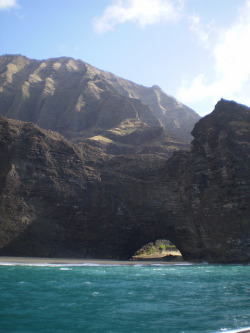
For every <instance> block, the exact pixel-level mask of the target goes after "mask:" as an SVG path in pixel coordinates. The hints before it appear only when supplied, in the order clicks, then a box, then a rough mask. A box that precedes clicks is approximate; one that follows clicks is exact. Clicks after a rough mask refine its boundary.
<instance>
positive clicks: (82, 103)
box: [0, 55, 199, 155]
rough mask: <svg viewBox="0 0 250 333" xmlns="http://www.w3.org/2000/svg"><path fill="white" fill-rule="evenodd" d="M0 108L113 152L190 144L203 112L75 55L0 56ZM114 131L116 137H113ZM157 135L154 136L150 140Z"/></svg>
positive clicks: (9, 114)
mask: <svg viewBox="0 0 250 333" xmlns="http://www.w3.org/2000/svg"><path fill="white" fill-rule="evenodd" d="M0 113H1V114H2V115H4V116H6V117H8V118H12V119H19V120H22V121H31V122H34V123H36V124H37V125H39V126H40V127H42V128H44V129H50V130H53V131H57V132H59V133H60V134H62V135H63V136H64V137H65V138H67V139H69V140H71V141H74V142H82V141H84V140H85V139H88V143H89V144H92V145H93V146H101V147H102V149H106V151H107V152H110V151H111V152H112V153H135V152H137V153H141V152H144V150H145V146H146V147H149V146H150V147H151V151H153V152H155V153H162V154H163V153H166V155H170V154H171V153H172V152H173V151H175V150H178V149H180V148H181V149H185V148H188V144H187V143H189V142H190V141H191V134H190V132H191V130H192V128H193V125H194V124H195V122H196V121H198V120H199V116H198V115H197V114H196V113H195V112H194V111H193V110H191V109H189V108H188V107H186V106H184V105H182V104H181V103H179V102H177V101H176V100H175V99H174V98H172V97H170V96H168V95H166V94H165V93H163V92H162V91H161V89H160V88H159V87H156V86H154V87H152V88H147V87H143V86H140V85H137V84H135V83H132V82H130V81H127V80H124V79H121V78H118V77H116V76H115V75H113V74H110V73H107V72H105V71H101V70H98V69H97V68H94V67H93V66H91V65H89V64H87V63H85V62H83V61H80V60H74V59H72V58H66V57H62V58H56V59H48V60H44V61H38V60H31V59H28V58H26V57H23V56H11V55H6V56H2V57H0ZM111 137H112V138H111ZM152 141H153V142H152Z"/></svg>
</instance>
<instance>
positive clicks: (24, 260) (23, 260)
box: [0, 256, 192, 266]
mask: <svg viewBox="0 0 250 333" xmlns="http://www.w3.org/2000/svg"><path fill="white" fill-rule="evenodd" d="M6 264H17V265H22V264H34V265H35V264H37V265H38V264H49V265H88V264H89V265H109V266H110V265H125V266H127V265H129V266H134V265H183V264H184V265H185V264H192V263H190V262H186V261H163V260H157V259H155V260H154V259H148V260H147V259H146V260H113V259H84V258H82V259H80V258H77V259H74V258H42V257H8V256H4V257H1V256H0V265H6Z"/></svg>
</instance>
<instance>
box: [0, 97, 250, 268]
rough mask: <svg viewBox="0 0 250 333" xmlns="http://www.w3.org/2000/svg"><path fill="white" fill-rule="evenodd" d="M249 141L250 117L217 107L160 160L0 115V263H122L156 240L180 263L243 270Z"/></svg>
mask: <svg viewBox="0 0 250 333" xmlns="http://www.w3.org/2000/svg"><path fill="white" fill-rule="evenodd" d="M249 133H250V109H249V108H247V107H245V106H242V105H239V104H236V103H234V102H227V101H224V100H221V101H220V102H219V103H218V104H217V105H216V107H215V110H214V112H213V113H211V114H210V115H208V116H206V117H204V118H203V119H201V120H200V121H199V122H198V124H197V125H196V126H195V128H194V130H193V135H194V138H195V139H194V141H193V144H192V150H191V152H177V153H174V155H173V156H172V157H171V158H170V159H168V160H167V159H166V158H164V157H162V156H160V155H154V154H136V155H133V154H131V155H123V156H122V155H120V156H118V155H116V156H114V155H113V156H112V155H108V154H105V153H103V152H102V151H101V150H100V149H99V148H94V147H91V146H89V145H88V144H82V145H80V146H78V145H75V144H73V143H71V142H69V141H67V140H66V139H65V138H63V137H62V136H60V135H59V134H57V133H55V132H52V131H46V130H43V129H41V128H39V127H38V126H36V125H34V124H31V123H23V122H21V121H17V120H8V119H6V118H4V117H2V116H0V254H1V255H18V256H20V255H27V256H55V257H56V256H66V257H89V258H90V257H92V258H93V257H96V258H120V259H125V258H129V257H130V256H131V255H133V253H134V252H135V251H136V250H137V249H138V248H140V247H141V246H142V245H144V244H146V243H148V242H150V241H153V240H156V239H159V238H165V239H169V240H171V241H172V242H174V244H175V245H176V246H177V247H178V248H179V249H180V251H181V252H182V254H183V257H184V258H185V259H187V260H205V261H209V262H248V261H249V259H250V249H249V244H250V242H249V240H250V235H249V233H250V206H249V198H250V172H249V170H250V134H249Z"/></svg>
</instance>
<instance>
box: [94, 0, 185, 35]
mask: <svg viewBox="0 0 250 333" xmlns="http://www.w3.org/2000/svg"><path fill="white" fill-rule="evenodd" d="M182 7H183V0H113V2H112V4H111V5H110V6H108V7H107V8H106V9H105V11H104V12H103V15H102V16H101V17H99V18H95V20H94V28H95V30H96V31H97V32H98V33H105V32H107V31H109V30H113V29H114V26H115V25H116V24H118V23H125V22H127V21H131V22H135V23H137V24H138V25H139V26H140V27H141V28H144V27H146V26H147V25H149V24H155V23H158V22H164V21H165V22H170V21H176V20H178V18H179V17H180V15H181V10H182Z"/></svg>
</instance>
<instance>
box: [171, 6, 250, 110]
mask: <svg viewBox="0 0 250 333" xmlns="http://www.w3.org/2000/svg"><path fill="white" fill-rule="evenodd" d="M212 56H213V59H214V68H213V71H214V76H213V80H212V81H210V82H209V80H208V77H206V75H205V74H203V73H201V74H199V75H198V76H196V77H195V78H194V79H193V80H192V81H191V82H187V81H185V82H183V83H182V86H181V87H180V89H179V90H178V92H177V97H178V98H179V99H180V100H182V101H183V102H184V103H187V104H188V103H196V102H202V101H204V100H208V101H209V102H210V104H211V106H212V105H214V104H215V103H216V102H217V101H218V100H219V99H220V98H221V97H222V98H226V99H230V100H236V101H237V102H239V103H243V104H248V105H250V96H249V91H250V0H246V2H245V6H244V8H242V9H241V11H240V12H239V15H238V17H237V19H236V20H235V22H233V24H232V25H231V26H230V28H228V29H225V30H221V31H219V34H218V38H217V40H216V41H215V43H214V46H213V49H212ZM197 111H198V112H199V110H197ZM208 111H212V109H211V110H207V112H208Z"/></svg>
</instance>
